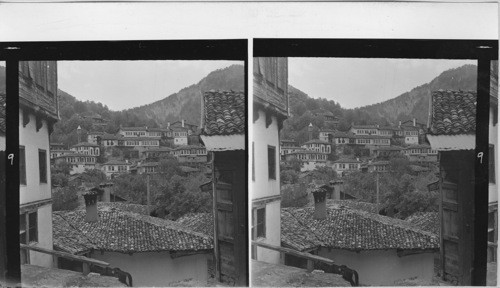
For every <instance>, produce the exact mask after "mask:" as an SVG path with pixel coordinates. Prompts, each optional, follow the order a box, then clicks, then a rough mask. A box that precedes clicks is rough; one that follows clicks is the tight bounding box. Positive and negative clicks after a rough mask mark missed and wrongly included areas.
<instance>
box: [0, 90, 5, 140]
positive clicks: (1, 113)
mask: <svg viewBox="0 0 500 288" xmlns="http://www.w3.org/2000/svg"><path fill="white" fill-rule="evenodd" d="M0 133H3V134H5V94H3V93H0Z"/></svg>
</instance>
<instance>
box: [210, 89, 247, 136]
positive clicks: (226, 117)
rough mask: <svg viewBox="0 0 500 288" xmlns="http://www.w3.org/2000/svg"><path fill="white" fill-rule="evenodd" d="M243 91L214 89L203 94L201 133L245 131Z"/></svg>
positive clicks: (214, 133) (237, 132)
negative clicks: (202, 129) (202, 125)
mask: <svg viewBox="0 0 500 288" xmlns="http://www.w3.org/2000/svg"><path fill="white" fill-rule="evenodd" d="M245 98H246V97H245V93H244V92H243V91H239V92H235V91H215V90H210V91H208V92H205V93H204V94H203V103H204V105H203V109H204V118H205V119H204V127H203V128H204V131H203V135H206V136H215V135H235V134H244V133H245V125H246V119H245V102H246V101H245V100H246V99H245Z"/></svg>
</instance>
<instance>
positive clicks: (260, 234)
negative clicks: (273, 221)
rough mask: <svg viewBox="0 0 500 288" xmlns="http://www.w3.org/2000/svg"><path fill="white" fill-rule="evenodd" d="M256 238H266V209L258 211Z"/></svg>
mask: <svg viewBox="0 0 500 288" xmlns="http://www.w3.org/2000/svg"><path fill="white" fill-rule="evenodd" d="M256 220H257V221H256V222H257V223H256V225H255V226H256V230H257V231H256V236H257V238H266V207H263V208H259V209H257V219H256Z"/></svg>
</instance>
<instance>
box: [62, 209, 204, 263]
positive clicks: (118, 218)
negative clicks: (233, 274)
mask: <svg viewBox="0 0 500 288" xmlns="http://www.w3.org/2000/svg"><path fill="white" fill-rule="evenodd" d="M54 213H55V214H58V215H59V216H60V218H62V219H64V220H65V221H67V222H68V223H69V225H71V227H73V228H74V229H75V230H76V232H79V233H80V234H82V235H83V236H84V237H86V238H87V239H88V240H89V241H90V242H91V243H92V244H93V245H94V246H95V247H96V249H98V250H103V251H109V252H122V253H139V252H160V251H200V250H208V249H212V247H213V246H212V239H211V238H210V237H209V236H207V235H204V234H201V233H197V232H194V231H191V230H189V229H186V228H184V227H181V226H180V225H179V224H178V223H176V222H173V221H169V220H165V219H161V218H155V217H151V216H148V215H141V214H137V213H131V212H125V211H122V210H119V209H110V210H108V211H104V210H103V209H99V220H98V221H97V222H86V221H85V213H86V212H85V211H83V210H77V211H60V212H54ZM60 218H56V220H57V219H60ZM56 241H58V240H56Z"/></svg>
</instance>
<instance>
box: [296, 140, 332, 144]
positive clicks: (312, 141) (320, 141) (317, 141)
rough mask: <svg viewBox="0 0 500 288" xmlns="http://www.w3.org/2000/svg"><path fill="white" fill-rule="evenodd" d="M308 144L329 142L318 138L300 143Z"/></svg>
mask: <svg viewBox="0 0 500 288" xmlns="http://www.w3.org/2000/svg"><path fill="white" fill-rule="evenodd" d="M308 144H325V145H331V143H328V142H326V141H323V140H319V139H313V140H309V141H307V142H306V143H304V144H302V145H308Z"/></svg>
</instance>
